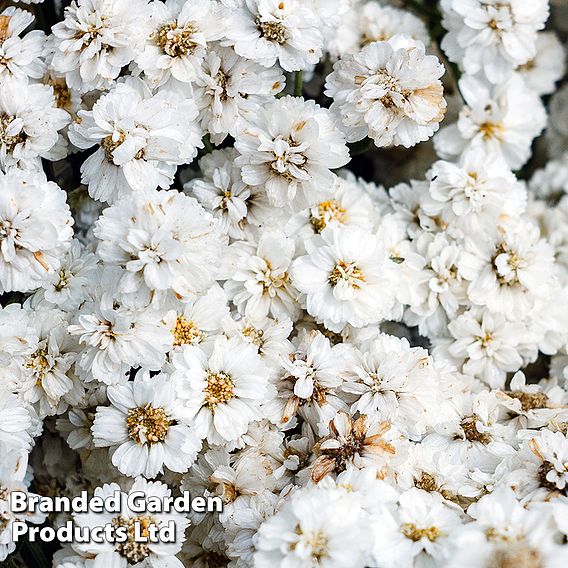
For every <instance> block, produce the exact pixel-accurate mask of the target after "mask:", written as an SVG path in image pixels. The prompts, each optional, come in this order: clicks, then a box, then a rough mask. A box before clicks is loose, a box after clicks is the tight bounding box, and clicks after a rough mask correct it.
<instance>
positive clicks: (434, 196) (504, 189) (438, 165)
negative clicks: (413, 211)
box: [421, 150, 526, 235]
mask: <svg viewBox="0 0 568 568" xmlns="http://www.w3.org/2000/svg"><path fill="white" fill-rule="evenodd" d="M428 177H429V178H430V180H431V181H430V190H429V197H426V199H424V200H422V201H421V207H422V209H423V210H424V212H425V213H426V214H427V215H429V216H431V217H435V216H436V215H440V216H441V217H442V218H443V219H444V221H445V222H446V223H449V224H450V225H451V228H452V229H454V228H455V229H458V228H459V229H462V231H463V233H464V235H467V234H469V233H473V232H476V231H479V230H484V228H485V226H487V224H489V222H490V220H491V221H492V222H493V223H494V222H496V221H497V220H498V219H499V216H501V215H511V216H518V215H520V214H521V213H522V212H523V211H524V208H525V202H526V191H525V188H524V187H523V186H522V185H521V184H520V183H518V182H517V180H516V179H515V176H514V175H513V174H512V173H511V171H510V169H509V168H508V167H507V165H506V164H505V162H504V161H503V160H502V158H500V156H498V155H497V156H496V155H493V154H491V155H486V154H485V153H484V152H482V151H480V150H473V151H472V152H469V153H467V154H465V155H464V156H463V157H462V159H461V160H460V163H459V164H454V163H452V162H444V161H438V162H435V163H434V164H433V166H432V169H431V170H430V173H429V175H428Z"/></svg>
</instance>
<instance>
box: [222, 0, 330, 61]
mask: <svg viewBox="0 0 568 568" xmlns="http://www.w3.org/2000/svg"><path fill="white" fill-rule="evenodd" d="M224 4H225V6H226V13H227V20H228V21H227V31H226V35H227V38H228V39H227V40H225V41H224V42H223V44H227V45H231V46H233V47H234V49H235V51H236V52H237V53H238V54H239V55H240V56H241V57H244V58H245V59H252V60H253V61H257V62H258V63H260V64H261V65H263V66H264V67H273V66H274V64H275V63H276V62H278V63H279V64H280V67H282V69H284V71H299V70H303V69H306V68H309V66H310V65H314V64H316V63H317V62H318V61H319V59H320V57H321V56H322V47H323V37H322V35H321V32H320V30H319V27H320V22H319V19H318V17H317V15H316V14H315V13H314V12H313V11H312V10H311V9H310V7H309V6H308V5H307V3H305V2H302V1H301V0H286V1H284V2H280V1H279V0H224Z"/></svg>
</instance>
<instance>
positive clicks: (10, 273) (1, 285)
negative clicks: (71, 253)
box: [0, 89, 73, 293]
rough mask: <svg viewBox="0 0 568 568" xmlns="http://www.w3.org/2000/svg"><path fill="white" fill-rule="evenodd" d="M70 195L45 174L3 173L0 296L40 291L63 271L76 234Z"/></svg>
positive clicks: (0, 183) (0, 185)
mask: <svg viewBox="0 0 568 568" xmlns="http://www.w3.org/2000/svg"><path fill="white" fill-rule="evenodd" d="M0 91H1V92H2V93H3V92H4V90H3V89H0ZM1 96H2V95H1V94H0V97H1ZM66 197H67V196H66V194H65V192H64V191H62V190H61V189H60V188H59V187H58V186H57V185H56V184H55V183H53V182H48V181H46V180H45V176H44V175H43V174H42V173H24V172H16V171H13V172H11V173H8V174H3V173H2V172H0V293H4V292H9V291H12V290H17V291H20V292H29V291H31V290H34V289H36V288H39V286H41V285H42V284H44V283H45V282H48V281H49V279H50V278H51V277H52V275H53V274H54V273H55V272H56V271H57V270H58V269H59V266H60V262H61V256H62V255H63V254H64V252H65V250H66V249H67V248H68V246H69V244H70V242H71V238H72V236H73V229H72V227H71V225H72V224H73V219H72V217H71V213H70V211H69V207H68V205H67V203H66V202H65V200H66Z"/></svg>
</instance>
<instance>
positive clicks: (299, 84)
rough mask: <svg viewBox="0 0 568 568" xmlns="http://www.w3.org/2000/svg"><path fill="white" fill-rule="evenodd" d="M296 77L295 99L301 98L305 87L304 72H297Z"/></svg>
mask: <svg viewBox="0 0 568 568" xmlns="http://www.w3.org/2000/svg"><path fill="white" fill-rule="evenodd" d="M294 77H295V82H294V96H295V97H301V96H302V88H303V86H304V72H303V71H296V73H295V76H294Z"/></svg>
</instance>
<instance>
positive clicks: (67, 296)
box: [32, 239, 96, 311]
mask: <svg viewBox="0 0 568 568" xmlns="http://www.w3.org/2000/svg"><path fill="white" fill-rule="evenodd" d="M95 271H96V258H95V255H94V254H93V253H92V252H89V251H88V250H85V248H84V247H83V246H82V245H81V243H80V241H78V240H77V239H73V240H72V241H71V246H70V247H69V250H67V251H66V252H65V255H64V256H63V258H62V259H61V264H60V266H59V269H58V270H57V271H55V272H53V273H51V274H49V276H48V277H47V278H46V280H45V282H43V283H42V287H41V288H40V289H39V290H38V291H37V292H36V293H35V294H34V296H33V300H32V303H33V305H34V306H37V305H40V306H44V305H47V306H50V307H51V306H56V307H58V308H60V309H62V310H65V311H72V310H75V309H76V308H78V307H79V306H80V304H82V303H83V301H84V300H85V299H86V298H87V295H88V293H89V285H90V284H91V278H92V277H93V276H94V274H95Z"/></svg>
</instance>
